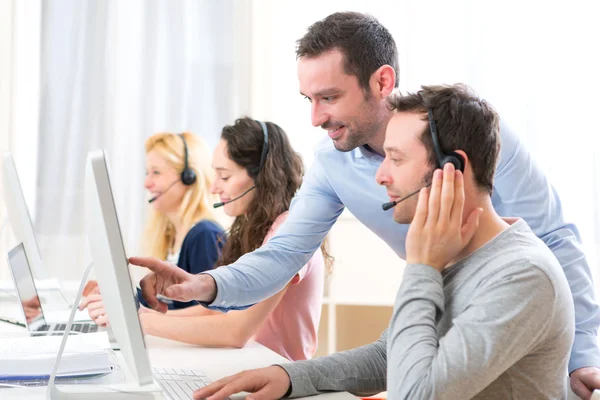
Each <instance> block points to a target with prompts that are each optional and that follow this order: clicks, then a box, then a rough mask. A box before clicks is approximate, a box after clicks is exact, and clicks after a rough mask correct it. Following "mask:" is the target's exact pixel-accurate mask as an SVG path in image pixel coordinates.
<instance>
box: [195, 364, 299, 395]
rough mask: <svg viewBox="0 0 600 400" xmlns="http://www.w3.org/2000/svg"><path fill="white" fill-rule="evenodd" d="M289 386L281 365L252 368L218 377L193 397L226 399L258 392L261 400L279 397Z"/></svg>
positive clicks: (287, 377)
mask: <svg viewBox="0 0 600 400" xmlns="http://www.w3.org/2000/svg"><path fill="white" fill-rule="evenodd" d="M289 388H290V377H289V376H288V374H287V372H285V370H284V369H283V368H281V367H278V366H272V367H267V368H260V369H253V370H249V371H244V372H240V373H239V374H236V375H232V376H228V377H227V378H223V379H220V380H218V381H216V382H215V383H212V384H210V385H208V386H207V387H205V388H202V389H198V390H196V391H194V399H203V398H206V397H209V396H210V397H211V398H212V399H214V400H221V399H226V398H228V397H229V396H231V395H234V394H236V393H239V392H249V393H256V392H260V394H261V396H260V399H261V400H269V399H280V398H282V397H283V396H284V395H285V394H286V393H287V391H288V390H289Z"/></svg>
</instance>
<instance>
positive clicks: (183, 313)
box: [166, 305, 221, 317]
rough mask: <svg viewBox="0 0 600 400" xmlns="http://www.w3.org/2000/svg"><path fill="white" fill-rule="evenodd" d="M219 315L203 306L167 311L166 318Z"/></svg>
mask: <svg viewBox="0 0 600 400" xmlns="http://www.w3.org/2000/svg"><path fill="white" fill-rule="evenodd" d="M219 314H221V313H220V312H218V311H214V310H209V309H208V308H206V307H204V306H201V305H200V306H192V307H187V308H182V309H180V310H169V311H167V314H166V315H167V316H169V317H200V316H206V315H219Z"/></svg>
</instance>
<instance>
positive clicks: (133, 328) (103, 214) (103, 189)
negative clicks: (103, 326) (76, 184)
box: [85, 150, 153, 385]
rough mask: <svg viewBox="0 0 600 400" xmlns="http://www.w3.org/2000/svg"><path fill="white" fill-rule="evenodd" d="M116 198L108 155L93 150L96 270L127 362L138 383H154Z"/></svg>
mask: <svg viewBox="0 0 600 400" xmlns="http://www.w3.org/2000/svg"><path fill="white" fill-rule="evenodd" d="M113 198H114V197H113V191H112V186H111V182H110V174H109V169H108V163H107V160H106V155H105V153H104V151H102V150H98V151H92V152H90V153H89V155H88V159H87V165H86V171H85V215H86V230H87V234H88V241H89V244H90V250H91V253H92V259H93V263H94V271H95V272H96V277H97V279H98V285H99V287H100V293H102V295H103V296H102V300H103V301H104V307H105V309H106V314H107V316H108V319H109V321H110V326H111V328H112V331H113V334H114V336H115V339H116V341H117V343H118V345H119V347H120V349H121V352H122V353H123V357H124V359H125V362H126V363H127V365H128V367H129V369H130V371H131V372H132V374H133V377H134V379H135V380H136V382H137V384H139V385H146V384H152V383H153V379H152V369H151V367H150V360H149V358H148V354H147V352H146V343H145V341H144V334H143V331H142V327H141V325H140V321H139V318H138V308H139V303H138V301H137V296H136V295H135V292H134V290H133V284H132V282H131V276H130V275H129V263H128V261H127V256H126V254H125V248H124V246H123V238H122V236H121V229H120V227H119V220H118V217H117V209H116V206H115V203H114V200H113Z"/></svg>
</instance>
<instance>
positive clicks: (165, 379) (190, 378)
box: [152, 367, 211, 400]
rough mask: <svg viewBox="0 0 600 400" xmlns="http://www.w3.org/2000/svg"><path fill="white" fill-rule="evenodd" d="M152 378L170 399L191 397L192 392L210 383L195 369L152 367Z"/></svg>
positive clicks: (186, 399) (185, 399) (179, 399)
mask: <svg viewBox="0 0 600 400" xmlns="http://www.w3.org/2000/svg"><path fill="white" fill-rule="evenodd" d="M152 369H153V370H154V379H155V380H156V382H157V383H158V384H159V385H160V387H161V388H162V389H163V390H164V392H165V394H167V395H168V397H169V398H170V399H172V400H188V399H193V396H192V393H193V392H194V390H196V389H200V388H203V387H205V386H207V385H208V384H209V383H211V380H210V379H209V378H208V377H207V376H206V375H204V373H202V371H199V370H197V369H185V368H184V369H181V368H160V367H153V368H152Z"/></svg>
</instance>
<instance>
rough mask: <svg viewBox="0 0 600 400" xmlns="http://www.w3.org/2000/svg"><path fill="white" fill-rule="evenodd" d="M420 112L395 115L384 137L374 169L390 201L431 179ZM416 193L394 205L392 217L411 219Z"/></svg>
mask: <svg viewBox="0 0 600 400" xmlns="http://www.w3.org/2000/svg"><path fill="white" fill-rule="evenodd" d="M422 117H423V115H422V114H419V113H412V112H410V113H409V112H399V113H396V114H394V116H393V117H392V119H391V120H390V122H389V123H388V126H387V130H386V136H385V144H384V150H385V159H384V160H383V162H382V164H381V166H380V167H379V170H378V171H377V175H376V180H377V183H379V184H380V185H383V186H385V187H386V189H387V192H388V196H389V197H390V201H397V200H399V199H402V198H403V197H405V196H407V195H408V194H410V193H412V192H414V191H416V190H419V189H420V188H421V187H423V186H425V185H427V184H428V183H429V182H431V177H432V174H433V170H434V167H433V166H432V165H430V164H429V162H428V154H427V149H426V148H425V146H424V145H423V143H422V141H421V135H422V134H423V132H424V131H425V130H426V129H428V125H427V122H426V121H423V120H422ZM418 198H419V194H415V195H414V196H412V197H410V198H408V199H406V200H404V201H402V202H401V203H398V205H396V207H394V220H395V221H396V222H398V223H399V224H409V223H411V222H412V220H413V217H414V215H415V210H416V207H417V201H418Z"/></svg>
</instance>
